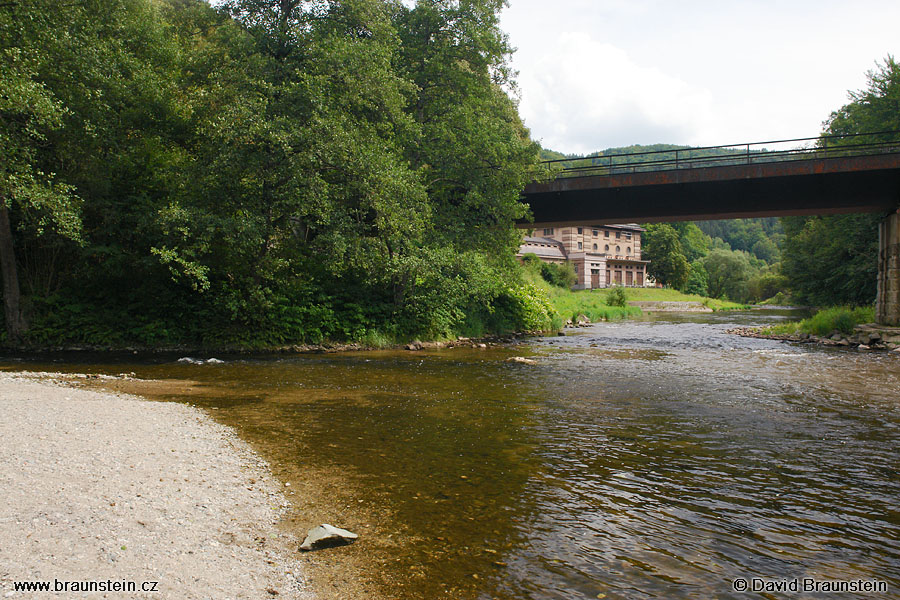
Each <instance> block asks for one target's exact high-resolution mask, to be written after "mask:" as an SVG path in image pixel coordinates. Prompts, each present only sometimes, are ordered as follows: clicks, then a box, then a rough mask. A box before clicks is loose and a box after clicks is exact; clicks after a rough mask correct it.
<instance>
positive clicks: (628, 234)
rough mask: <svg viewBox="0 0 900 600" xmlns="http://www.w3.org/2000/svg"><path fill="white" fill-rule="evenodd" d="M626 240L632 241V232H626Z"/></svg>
mask: <svg viewBox="0 0 900 600" xmlns="http://www.w3.org/2000/svg"><path fill="white" fill-rule="evenodd" d="M625 239H626V240H630V239H631V232H630V231H626V232H625Z"/></svg>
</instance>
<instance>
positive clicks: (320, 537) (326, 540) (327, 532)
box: [300, 523, 359, 550]
mask: <svg viewBox="0 0 900 600" xmlns="http://www.w3.org/2000/svg"><path fill="white" fill-rule="evenodd" d="M358 537H359V536H358V535H357V534H355V533H353V532H352V531H347V530H346V529H341V528H340V527H333V526H331V525H329V524H327V523H324V524H322V525H319V526H318V527H313V528H312V529H310V530H309V532H308V533H307V534H306V539H305V540H303V543H302V544H300V549H301V550H319V549H321V548H333V547H334V546H344V545H346V544H352V543H353V542H355V541H356V538H358Z"/></svg>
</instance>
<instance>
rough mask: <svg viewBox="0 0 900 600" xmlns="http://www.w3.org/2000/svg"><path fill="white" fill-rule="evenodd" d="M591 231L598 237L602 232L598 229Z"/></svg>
mask: <svg viewBox="0 0 900 600" xmlns="http://www.w3.org/2000/svg"><path fill="white" fill-rule="evenodd" d="M591 233H592V234H594V237H597V236H598V235H600V232H599V231H597V230H596V229H595V230H593V231H592V232H591Z"/></svg>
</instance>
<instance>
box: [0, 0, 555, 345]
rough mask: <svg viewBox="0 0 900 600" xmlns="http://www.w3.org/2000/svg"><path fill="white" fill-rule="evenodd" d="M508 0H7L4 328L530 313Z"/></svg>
mask: <svg viewBox="0 0 900 600" xmlns="http://www.w3.org/2000/svg"><path fill="white" fill-rule="evenodd" d="M502 4H503V2H502V0H472V1H469V2H464V3H456V2H443V1H435V2H420V3H418V4H417V5H416V6H415V7H409V6H407V5H405V4H403V3H400V2H395V1H391V0H332V1H330V2H322V3H308V2H300V1H298V0H277V1H276V0H228V1H226V2H221V3H218V4H217V7H215V8H214V7H211V6H210V5H209V4H208V3H207V2H206V1H204V0H83V1H80V2H63V3H60V2H56V1H55V0H16V1H12V2H4V3H0V139H2V145H3V148H4V158H5V160H4V162H3V164H2V165H0V263H2V267H3V268H2V271H3V281H4V288H3V299H4V309H5V310H4V323H5V331H6V341H7V343H17V342H18V343H22V342H24V343H34V344H57V343H91V344H103V345H123V344H133V343H137V344H149V345H161V344H195V345H219V346H221V345H229V346H242V347H254V346H255V347H259V346H272V345H279V344H290V343H302V342H318V341H321V340H324V339H332V340H368V341H372V342H378V341H384V340H395V339H402V338H409V337H413V336H427V337H432V338H434V337H442V336H450V335H454V334H457V333H471V334H477V333H482V332H486V331H494V330H503V329H538V328H540V327H542V326H545V325H546V323H547V320H548V318H549V315H548V313H547V310H546V306H545V304H542V303H541V302H540V301H539V299H535V297H534V296H533V294H531V291H530V290H529V289H528V288H527V287H526V286H523V285H522V284H521V280H520V278H519V276H520V271H519V269H518V267H517V266H516V264H515V261H514V251H515V249H516V247H517V245H518V242H519V237H518V236H519V234H518V233H517V231H516V230H515V229H514V228H513V222H514V220H515V219H517V218H519V217H521V216H522V215H523V214H524V213H525V208H524V206H523V205H522V204H521V203H520V202H519V201H518V199H519V191H520V190H521V189H522V187H523V186H524V184H525V183H526V182H527V181H529V180H530V178H531V176H532V173H533V169H534V168H535V164H536V160H537V158H538V152H539V148H538V147H537V145H536V144H534V143H533V142H532V141H531V140H530V138H529V134H528V131H527V130H526V129H525V128H524V127H523V125H522V123H521V121H520V119H519V116H518V113H517V109H516V105H515V103H514V102H513V101H512V100H511V99H510V97H509V96H508V95H507V93H506V92H505V91H504V90H505V89H510V88H511V87H513V86H514V83H515V82H514V81H513V80H512V76H511V72H510V70H509V67H508V63H507V61H508V57H509V54H510V48H509V46H508V43H507V40H506V37H505V35H504V34H503V33H502V32H501V31H500V29H499V27H498V16H497V15H498V11H499V10H500V8H501V6H502Z"/></svg>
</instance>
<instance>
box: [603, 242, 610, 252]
mask: <svg viewBox="0 0 900 600" xmlns="http://www.w3.org/2000/svg"><path fill="white" fill-rule="evenodd" d="M603 251H604V252H609V244H607V245H606V246H604V247H603Z"/></svg>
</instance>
